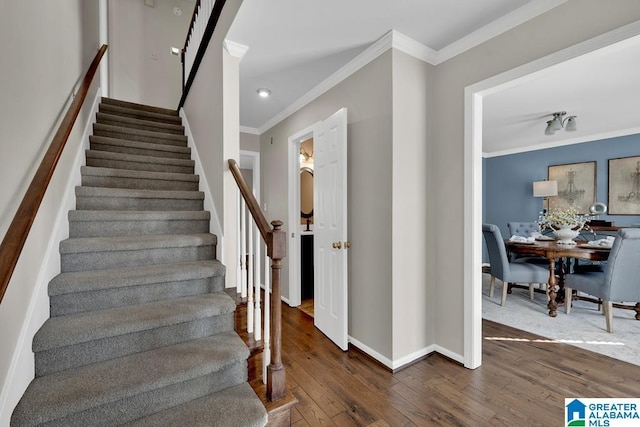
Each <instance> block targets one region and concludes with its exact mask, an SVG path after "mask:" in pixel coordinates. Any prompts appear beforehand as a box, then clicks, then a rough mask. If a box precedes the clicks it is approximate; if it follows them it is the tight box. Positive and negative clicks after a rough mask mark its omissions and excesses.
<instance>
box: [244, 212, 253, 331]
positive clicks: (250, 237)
mask: <svg viewBox="0 0 640 427" xmlns="http://www.w3.org/2000/svg"><path fill="white" fill-rule="evenodd" d="M243 215H244V216H247V215H250V213H249V209H246V210H245V211H244V213H243ZM246 238H247V246H248V249H247V295H248V297H247V332H249V333H250V334H251V333H253V331H254V329H253V326H254V325H253V315H254V314H255V313H254V307H253V276H254V271H253V220H252V219H251V217H249V218H247V235H246ZM254 339H255V336H254Z"/></svg>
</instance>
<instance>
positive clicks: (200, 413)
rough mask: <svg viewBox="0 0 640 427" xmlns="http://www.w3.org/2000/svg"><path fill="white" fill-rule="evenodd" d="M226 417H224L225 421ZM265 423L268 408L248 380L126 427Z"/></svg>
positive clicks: (257, 426) (232, 426) (251, 426)
mask: <svg viewBox="0 0 640 427" xmlns="http://www.w3.org/2000/svg"><path fill="white" fill-rule="evenodd" d="M222 420H224V421H222ZM222 422H223V423H224V426H225V427H262V426H265V425H267V411H266V409H265V407H264V406H263V405H262V403H261V402H260V399H258V397H257V396H256V393H255V392H254V391H253V389H252V388H251V386H250V385H249V384H248V383H243V384H240V385H237V386H235V387H230V388H228V389H226V390H222V391H219V392H217V393H214V394H210V395H208V396H205V397H201V398H200V399H197V400H192V401H191V402H187V403H184V404H182V405H178V406H175V407H173V408H170V409H167V410H164V411H162V412H158V413H157V414H153V415H150V416H148V417H145V418H141V419H139V420H136V421H133V422H131V423H129V424H127V427H163V426H167V427H169V426H180V425H181V426H190V427H195V426H200V427H206V426H216V425H221V423H222Z"/></svg>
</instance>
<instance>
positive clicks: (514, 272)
mask: <svg viewBox="0 0 640 427" xmlns="http://www.w3.org/2000/svg"><path fill="white" fill-rule="evenodd" d="M482 234H483V235H484V241H485V243H486V245H487V251H488V252H489V264H490V272H491V287H490V288H489V296H490V297H493V290H494V285H495V279H500V280H501V281H502V301H501V303H500V305H504V304H505V302H506V300H507V291H508V288H509V283H528V284H529V298H531V299H533V285H534V283H541V284H542V283H544V284H546V283H547V282H548V281H549V269H548V267H546V266H543V265H541V264H535V263H529V262H520V261H513V262H509V258H508V257H507V249H506V248H505V246H504V240H503V239H502V233H500V229H499V228H498V226H497V225H494V224H482Z"/></svg>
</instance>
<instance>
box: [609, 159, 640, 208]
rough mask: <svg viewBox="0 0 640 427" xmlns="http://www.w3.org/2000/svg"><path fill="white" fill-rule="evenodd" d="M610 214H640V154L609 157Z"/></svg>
mask: <svg viewBox="0 0 640 427" xmlns="http://www.w3.org/2000/svg"><path fill="white" fill-rule="evenodd" d="M609 215H640V156H635V157H622V158H619V159H609Z"/></svg>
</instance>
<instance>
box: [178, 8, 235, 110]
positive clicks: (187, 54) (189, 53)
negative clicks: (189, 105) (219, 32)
mask: <svg viewBox="0 0 640 427" xmlns="http://www.w3.org/2000/svg"><path fill="white" fill-rule="evenodd" d="M224 3H225V0H197V1H196V4H195V7H194V9H193V14H192V15H191V23H190V24H189V30H188V31H187V38H186V40H185V42H184V47H183V48H182V52H181V53H180V61H181V62H182V97H181V98H180V103H179V104H178V110H179V109H180V108H182V106H183V105H184V103H185V101H186V100H187V95H188V94H189V90H190V89H191V85H192V84H193V80H194V79H195V77H196V73H197V72H198V68H199V67H200V63H201V62H202V58H203V57H204V53H205V52H206V50H207V46H209V41H210V40H211V37H212V36H213V30H215V28H216V25H217V24H218V19H220V14H221V13H222V8H223V6H224Z"/></svg>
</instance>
